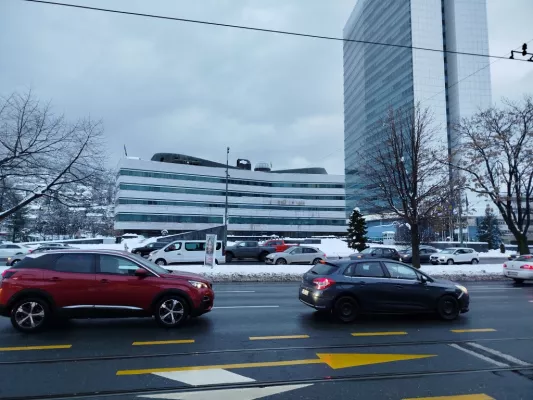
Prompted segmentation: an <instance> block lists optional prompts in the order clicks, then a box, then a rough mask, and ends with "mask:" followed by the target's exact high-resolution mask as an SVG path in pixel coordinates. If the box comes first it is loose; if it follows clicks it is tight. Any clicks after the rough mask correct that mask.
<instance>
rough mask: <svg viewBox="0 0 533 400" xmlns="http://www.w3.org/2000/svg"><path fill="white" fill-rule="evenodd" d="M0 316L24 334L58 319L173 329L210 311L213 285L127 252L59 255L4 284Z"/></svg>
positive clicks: (24, 268) (14, 271)
mask: <svg viewBox="0 0 533 400" xmlns="http://www.w3.org/2000/svg"><path fill="white" fill-rule="evenodd" d="M0 288H1V290H0V315H2V316H5V317H9V318H10V319H11V323H12V324H13V326H14V327H15V328H16V329H18V330H19V331H22V332H27V333H30V332H37V331H41V330H43V329H44V328H45V327H46V325H47V324H48V322H50V320H51V319H52V317H53V316H55V315H57V316H64V317H68V318H79V317H81V318H103V317H105V318H107V317H152V316H153V317H155V320H156V322H157V323H158V324H159V325H161V326H163V327H165V328H174V327H177V326H179V325H181V324H182V323H184V322H185V321H186V319H187V318H188V317H189V316H190V317H195V316H199V315H202V314H204V313H207V312H209V311H211V309H212V307H213V302H214V298H215V296H214V293H213V288H212V284H211V282H210V281H209V280H208V279H207V278H205V277H203V276H200V275H196V274H190V273H184V272H174V273H171V272H170V271H168V270H166V269H164V268H162V267H159V266H158V265H155V264H153V263H151V262H149V261H146V259H144V258H142V257H140V256H137V255H135V254H131V253H129V252H125V251H115V250H58V251H53V252H48V253H38V254H30V255H28V256H27V257H25V258H24V260H22V261H21V262H19V263H18V264H17V265H15V266H14V267H11V268H10V269H7V270H5V271H4V272H3V273H2V278H1V279H0Z"/></svg>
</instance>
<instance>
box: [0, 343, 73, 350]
mask: <svg viewBox="0 0 533 400" xmlns="http://www.w3.org/2000/svg"><path fill="white" fill-rule="evenodd" d="M71 347H72V345H71V344H57V345H50V346H21V347H0V351H26V350H57V349H70V348H71Z"/></svg>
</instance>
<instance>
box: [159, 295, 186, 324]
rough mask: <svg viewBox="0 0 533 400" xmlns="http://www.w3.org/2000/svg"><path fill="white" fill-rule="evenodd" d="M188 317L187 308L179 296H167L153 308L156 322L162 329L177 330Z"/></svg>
mask: <svg viewBox="0 0 533 400" xmlns="http://www.w3.org/2000/svg"><path fill="white" fill-rule="evenodd" d="M188 316H189V306H188V304H187V302H186V301H185V300H184V299H183V298H182V297H181V296H179V295H174V294H172V295H169V296H165V297H163V298H162V299H161V300H159V301H158V302H157V304H156V306H155V310H154V317H155V320H156V322H157V323H158V324H159V325H160V326H162V327H164V328H177V327H179V326H180V325H182V324H183V323H184V322H185V321H186V320H187V317H188Z"/></svg>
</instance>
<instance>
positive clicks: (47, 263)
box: [11, 254, 58, 269]
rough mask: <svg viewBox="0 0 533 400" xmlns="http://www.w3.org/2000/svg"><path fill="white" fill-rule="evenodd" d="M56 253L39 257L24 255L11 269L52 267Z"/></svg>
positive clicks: (56, 256)
mask: <svg viewBox="0 0 533 400" xmlns="http://www.w3.org/2000/svg"><path fill="white" fill-rule="evenodd" d="M57 258H58V255H57V254H45V255H42V256H40V257H24V258H23V259H22V260H20V261H19V262H18V263H16V264H15V265H13V266H12V267H11V269H53V267H54V263H55V260H56V259H57Z"/></svg>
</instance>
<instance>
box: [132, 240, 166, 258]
mask: <svg viewBox="0 0 533 400" xmlns="http://www.w3.org/2000/svg"><path fill="white" fill-rule="evenodd" d="M167 244H168V242H152V243H147V244H145V245H144V246H141V247H135V248H134V249H131V252H132V253H134V254H138V255H140V256H143V257H147V256H148V255H149V254H150V253H151V252H153V251H156V250H159V249H162V248H163V247H165V246H166V245H167Z"/></svg>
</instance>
